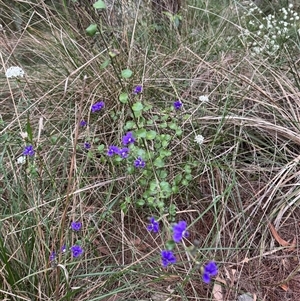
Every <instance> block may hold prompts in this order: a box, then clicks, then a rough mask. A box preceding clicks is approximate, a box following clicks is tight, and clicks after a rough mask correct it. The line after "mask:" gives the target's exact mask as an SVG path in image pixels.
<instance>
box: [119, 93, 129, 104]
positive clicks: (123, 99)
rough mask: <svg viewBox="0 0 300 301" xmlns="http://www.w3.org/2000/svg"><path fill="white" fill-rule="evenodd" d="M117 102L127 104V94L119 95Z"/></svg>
mask: <svg viewBox="0 0 300 301" xmlns="http://www.w3.org/2000/svg"><path fill="white" fill-rule="evenodd" d="M119 100H120V102H121V103H127V102H128V94H127V93H121V94H120V96H119Z"/></svg>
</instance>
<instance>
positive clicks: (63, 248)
mask: <svg viewBox="0 0 300 301" xmlns="http://www.w3.org/2000/svg"><path fill="white" fill-rule="evenodd" d="M60 250H61V252H62V253H66V251H67V248H66V245H65V244H64V245H63V246H62V247H61V249H60Z"/></svg>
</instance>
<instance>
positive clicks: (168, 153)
mask: <svg viewBox="0 0 300 301" xmlns="http://www.w3.org/2000/svg"><path fill="white" fill-rule="evenodd" d="M159 155H160V156H161V157H162V158H164V157H169V156H171V155H172V152H171V151H169V150H168V149H161V150H160V151H159Z"/></svg>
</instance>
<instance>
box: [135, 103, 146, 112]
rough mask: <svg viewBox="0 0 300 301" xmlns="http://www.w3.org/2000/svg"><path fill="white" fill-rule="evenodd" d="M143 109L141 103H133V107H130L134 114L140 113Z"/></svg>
mask: <svg viewBox="0 0 300 301" xmlns="http://www.w3.org/2000/svg"><path fill="white" fill-rule="evenodd" d="M143 108H144V106H143V104H142V103H141V102H136V103H134V104H133V106H132V110H133V111H134V112H140V111H142V110H143Z"/></svg>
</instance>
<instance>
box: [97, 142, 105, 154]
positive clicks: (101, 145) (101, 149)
mask: <svg viewBox="0 0 300 301" xmlns="http://www.w3.org/2000/svg"><path fill="white" fill-rule="evenodd" d="M104 147H105V145H104V144H100V145H99V146H98V147H97V150H98V152H100V153H101V152H102V151H103V150H104Z"/></svg>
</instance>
